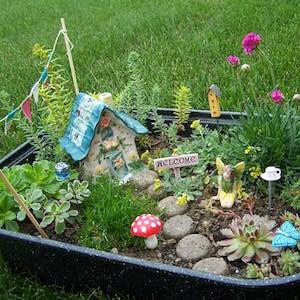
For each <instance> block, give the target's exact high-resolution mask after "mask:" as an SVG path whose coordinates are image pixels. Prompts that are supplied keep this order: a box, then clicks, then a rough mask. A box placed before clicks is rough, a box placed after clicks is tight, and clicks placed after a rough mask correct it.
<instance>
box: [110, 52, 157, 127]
mask: <svg viewBox="0 0 300 300" xmlns="http://www.w3.org/2000/svg"><path fill="white" fill-rule="evenodd" d="M127 68H128V73H129V81H128V83H127V85H126V87H125V88H124V90H123V91H122V92H121V93H119V94H118V95H117V97H116V99H115V101H114V105H115V107H116V108H117V109H118V110H120V111H122V112H124V113H127V114H128V115H130V116H132V117H134V118H136V119H137V120H139V121H140V122H141V123H142V124H145V122H146V118H147V114H148V112H149V110H150V103H148V102H147V95H146V90H145V82H144V79H143V77H142V72H141V59H140V55H139V54H138V53H137V52H135V51H132V52H130V53H129V55H128V61H127ZM157 91H158V89H157V88H155V93H157Z"/></svg>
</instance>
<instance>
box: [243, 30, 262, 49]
mask: <svg viewBox="0 0 300 300" xmlns="http://www.w3.org/2000/svg"><path fill="white" fill-rule="evenodd" d="M260 42H261V37H260V35H259V34H256V33H254V32H250V33H248V34H247V35H246V36H244V38H243V40H242V47H243V49H244V53H245V54H247V55H249V54H252V52H253V51H254V49H256V47H257V46H258V45H259V44H260Z"/></svg>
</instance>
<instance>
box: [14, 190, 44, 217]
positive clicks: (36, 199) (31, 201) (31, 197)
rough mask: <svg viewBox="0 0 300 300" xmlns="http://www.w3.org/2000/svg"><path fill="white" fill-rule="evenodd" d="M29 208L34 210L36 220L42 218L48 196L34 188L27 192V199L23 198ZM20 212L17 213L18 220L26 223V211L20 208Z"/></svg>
mask: <svg viewBox="0 0 300 300" xmlns="http://www.w3.org/2000/svg"><path fill="white" fill-rule="evenodd" d="M22 198H23V201H24V203H25V205H26V207H27V208H29V209H32V211H33V213H34V215H35V217H36V218H42V217H43V213H42V211H41V208H42V203H43V202H44V201H45V199H46V196H45V194H44V193H43V191H42V190H40V189H37V188H32V189H31V190H26V192H25V197H22ZM19 209H20V210H19V212H18V213H17V220H18V221H20V222H21V221H24V220H25V218H26V213H25V211H24V210H23V209H22V208H21V207H19Z"/></svg>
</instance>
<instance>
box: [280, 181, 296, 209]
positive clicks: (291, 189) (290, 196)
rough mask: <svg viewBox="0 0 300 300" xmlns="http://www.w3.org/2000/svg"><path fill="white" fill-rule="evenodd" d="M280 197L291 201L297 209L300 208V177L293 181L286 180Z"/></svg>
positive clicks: (285, 200)
mask: <svg viewBox="0 0 300 300" xmlns="http://www.w3.org/2000/svg"><path fill="white" fill-rule="evenodd" d="M280 199H282V200H283V201H284V202H286V203H289V204H290V205H291V206H292V207H294V208H295V209H300V179H297V178H295V177H294V178H293V180H292V182H288V180H286V181H285V185H284V187H283V189H282V192H281V195H280Z"/></svg>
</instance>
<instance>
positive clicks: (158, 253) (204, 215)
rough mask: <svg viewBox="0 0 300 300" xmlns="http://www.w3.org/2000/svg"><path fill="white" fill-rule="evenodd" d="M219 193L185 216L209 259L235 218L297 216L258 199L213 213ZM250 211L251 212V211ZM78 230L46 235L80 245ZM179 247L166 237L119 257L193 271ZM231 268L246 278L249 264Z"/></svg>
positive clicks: (24, 226)
mask: <svg viewBox="0 0 300 300" xmlns="http://www.w3.org/2000/svg"><path fill="white" fill-rule="evenodd" d="M215 194H216V191H209V190H206V191H204V195H203V196H202V197H201V198H199V199H197V200H195V201H193V202H191V203H190V204H189V205H190V208H189V211H188V212H187V213H186V214H187V215H188V216H190V217H191V218H192V219H193V221H194V226H195V227H194V233H199V234H202V235H204V236H206V237H208V238H209V240H210V241H211V243H212V245H213V251H212V253H211V254H210V256H213V257H218V255H217V247H216V241H219V240H222V239H224V237H223V236H222V235H221V233H220V229H222V228H226V227H228V225H229V224H230V223H231V221H232V219H233V218H236V217H242V216H243V215H244V214H249V213H253V214H258V215H260V216H264V215H268V216H269V219H272V220H275V221H276V222H277V224H280V215H281V214H282V213H283V212H284V211H291V212H292V213H296V211H295V210H293V209H291V207H290V206H288V205H286V204H284V203H282V202H281V201H276V200H274V202H273V208H272V209H271V210H269V209H268V208H267V206H268V204H267V203H268V199H267V198H265V199H259V200H257V201H256V202H255V205H254V206H253V207H252V205H251V203H252V201H251V199H249V204H248V205H242V203H237V204H235V206H234V207H233V208H231V209H230V210H229V209H220V206H219V205H218V203H213V206H212V208H213V210H211V209H208V208H207V205H205V203H206V202H205V201H206V200H205V199H210V198H211V195H215ZM249 208H250V209H249ZM20 225H21V232H25V233H28V234H31V235H35V236H37V235H38V232H37V231H36V230H35V229H34V227H33V226H32V224H31V223H30V221H25V222H22V223H21V224H20ZM78 230H79V225H78V224H67V229H66V230H65V232H64V233H63V234H62V235H56V234H55V231H54V225H50V226H48V227H47V228H46V229H45V231H46V233H47V234H48V236H49V237H50V238H51V239H53V240H57V241H62V242H66V243H71V244H79V243H78V240H77V239H76V232H78ZM176 244H177V242H176V241H175V240H174V239H168V238H165V237H164V236H163V235H160V236H159V245H158V248H157V249H155V250H149V249H146V248H145V249H140V248H130V249H118V252H119V254H121V255H126V256H131V257H136V258H140V259H144V260H149V261H154V262H160V263H165V264H172V265H175V266H178V267H183V268H190V269H191V268H192V267H193V265H194V264H195V263H196V262H192V261H183V260H182V259H181V258H179V257H178V256H177V255H176ZM227 263H228V266H229V271H230V272H229V276H233V277H238V278H245V270H246V264H245V263H243V262H242V261H235V262H228V261H227ZM270 265H271V266H272V271H274V272H273V273H274V274H277V275H280V274H278V265H277V260H276V259H274V260H272V259H271V261H270Z"/></svg>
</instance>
